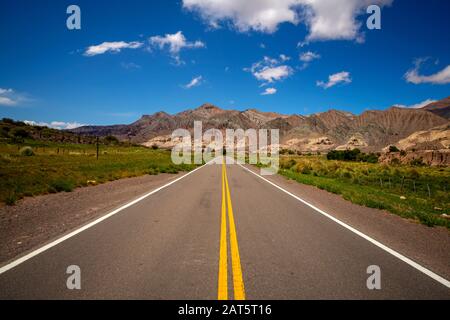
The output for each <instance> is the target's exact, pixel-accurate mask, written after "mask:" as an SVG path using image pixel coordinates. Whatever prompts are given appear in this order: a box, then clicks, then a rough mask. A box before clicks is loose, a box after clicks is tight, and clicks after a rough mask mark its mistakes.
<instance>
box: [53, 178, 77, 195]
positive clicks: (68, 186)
mask: <svg viewBox="0 0 450 320" xmlns="http://www.w3.org/2000/svg"><path fill="white" fill-rule="evenodd" d="M73 189H74V185H73V183H72V182H71V181H67V180H56V181H53V182H52V183H51V184H50V189H49V191H50V192H63V191H64V192H72V191H73Z"/></svg>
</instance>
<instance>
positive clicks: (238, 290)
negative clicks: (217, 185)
mask: <svg viewBox="0 0 450 320" xmlns="http://www.w3.org/2000/svg"><path fill="white" fill-rule="evenodd" d="M227 208H228V222H229V229H230V250H231V269H232V272H233V287H234V299H235V300H245V289H244V280H243V279H242V268H241V258H240V256H239V246H238V241H237V234H236V226H235V223H234V215H233V206H232V204H231V196H230V188H229V186H228V178H227V167H226V165H225V158H224V160H223V163H222V218H221V227H220V253H219V286H218V299H219V300H228V248H227Z"/></svg>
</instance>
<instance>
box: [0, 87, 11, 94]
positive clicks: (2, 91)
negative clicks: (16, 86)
mask: <svg viewBox="0 0 450 320" xmlns="http://www.w3.org/2000/svg"><path fill="white" fill-rule="evenodd" d="M13 92H14V90H13V89H3V88H0V95H3V94H8V93H13Z"/></svg>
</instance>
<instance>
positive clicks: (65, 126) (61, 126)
mask: <svg viewBox="0 0 450 320" xmlns="http://www.w3.org/2000/svg"><path fill="white" fill-rule="evenodd" d="M24 122H25V123H26V124H28V125H30V126H39V127H49V128H53V129H58V130H71V129H76V128H79V127H83V126H85V124H81V123H78V122H64V121H52V122H49V123H48V122H36V121H30V120H25V121H24Z"/></svg>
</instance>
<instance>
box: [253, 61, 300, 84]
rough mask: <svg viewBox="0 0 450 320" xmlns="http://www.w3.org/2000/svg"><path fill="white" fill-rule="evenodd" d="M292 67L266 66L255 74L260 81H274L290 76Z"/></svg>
mask: <svg viewBox="0 0 450 320" xmlns="http://www.w3.org/2000/svg"><path fill="white" fill-rule="evenodd" d="M291 74H292V69H291V68H290V67H289V66H284V65H283V66H278V67H273V68H272V67H264V68H263V69H262V70H260V71H257V72H255V73H254V74H253V75H254V76H255V78H256V79H258V80H260V81H266V82H269V83H273V82H275V81H280V80H282V79H284V78H287V77H289V76H290V75H291Z"/></svg>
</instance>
